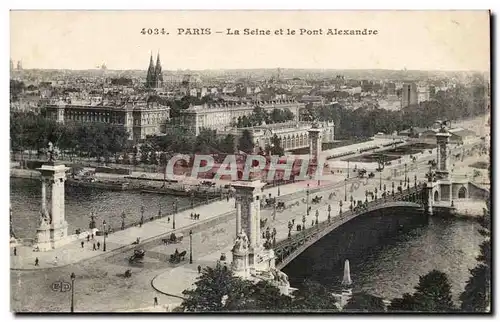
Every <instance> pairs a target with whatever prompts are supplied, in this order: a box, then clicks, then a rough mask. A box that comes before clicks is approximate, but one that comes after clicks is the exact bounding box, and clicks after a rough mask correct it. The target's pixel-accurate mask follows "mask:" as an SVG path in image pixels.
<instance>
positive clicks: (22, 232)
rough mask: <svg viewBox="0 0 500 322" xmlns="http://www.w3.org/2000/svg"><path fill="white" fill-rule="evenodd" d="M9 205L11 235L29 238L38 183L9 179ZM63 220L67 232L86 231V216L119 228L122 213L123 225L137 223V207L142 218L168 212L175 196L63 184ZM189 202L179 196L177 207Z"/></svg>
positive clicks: (37, 206)
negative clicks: (64, 206) (123, 213)
mask: <svg viewBox="0 0 500 322" xmlns="http://www.w3.org/2000/svg"><path fill="white" fill-rule="evenodd" d="M10 189H11V191H10V202H11V207H12V222H13V226H14V232H15V233H16V235H17V236H18V237H21V238H33V237H35V234H36V229H37V225H38V217H39V215H38V214H39V211H40V207H41V194H42V189H41V184H40V182H39V181H37V180H28V179H16V178H11V182H10ZM65 199H66V200H65V204H66V221H67V222H68V225H69V229H68V233H74V231H75V229H78V228H80V229H88V227H89V223H90V213H91V211H95V212H96V213H97V216H98V217H97V219H96V221H97V223H98V224H99V223H102V221H103V220H106V223H107V224H110V225H111V227H116V229H118V228H119V227H121V222H122V219H121V213H122V212H123V211H125V214H126V219H125V222H126V223H127V222H131V221H134V222H137V221H139V220H140V218H141V213H140V208H141V206H144V219H145V220H147V219H148V218H150V217H151V216H154V215H158V211H159V209H160V207H161V211H162V213H165V212H169V211H170V210H171V209H172V207H173V204H172V203H173V202H174V200H175V197H173V196H168V195H157V194H148V193H140V192H132V191H119V192H118V191H108V190H102V189H93V188H85V187H72V186H69V185H68V184H66V193H65ZM189 203H190V200H189V199H187V198H182V197H179V207H182V206H186V205H188V204H189Z"/></svg>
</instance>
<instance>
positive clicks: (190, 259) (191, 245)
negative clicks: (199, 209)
mask: <svg viewBox="0 0 500 322" xmlns="http://www.w3.org/2000/svg"><path fill="white" fill-rule="evenodd" d="M189 264H193V231H192V230H189Z"/></svg>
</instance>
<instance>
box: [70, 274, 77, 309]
mask: <svg viewBox="0 0 500 322" xmlns="http://www.w3.org/2000/svg"><path fill="white" fill-rule="evenodd" d="M70 277H71V313H73V312H75V279H76V275H75V273H71V275H70Z"/></svg>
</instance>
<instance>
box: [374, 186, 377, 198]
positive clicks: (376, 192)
mask: <svg viewBox="0 0 500 322" xmlns="http://www.w3.org/2000/svg"><path fill="white" fill-rule="evenodd" d="M374 191H375V200H377V198H378V196H377V194H378V189H377V187H375V189H374Z"/></svg>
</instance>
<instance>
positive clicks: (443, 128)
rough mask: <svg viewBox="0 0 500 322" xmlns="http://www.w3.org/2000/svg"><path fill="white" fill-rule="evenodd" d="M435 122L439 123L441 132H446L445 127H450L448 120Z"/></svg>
mask: <svg viewBox="0 0 500 322" xmlns="http://www.w3.org/2000/svg"><path fill="white" fill-rule="evenodd" d="M435 123H436V124H438V125H439V127H440V129H439V132H441V133H446V132H447V131H446V129H447V127H451V121H450V120H445V121H441V120H437V121H436V122H435Z"/></svg>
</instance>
